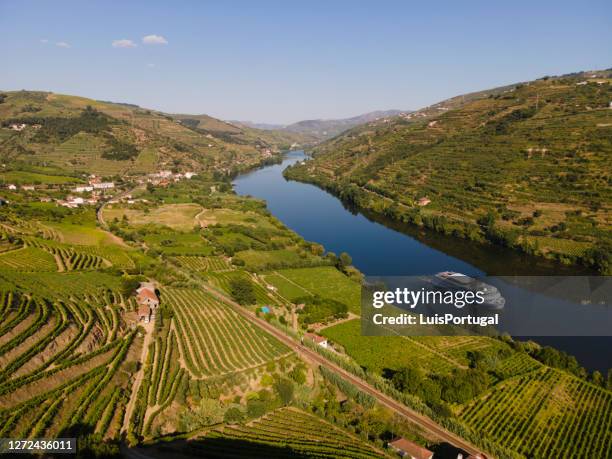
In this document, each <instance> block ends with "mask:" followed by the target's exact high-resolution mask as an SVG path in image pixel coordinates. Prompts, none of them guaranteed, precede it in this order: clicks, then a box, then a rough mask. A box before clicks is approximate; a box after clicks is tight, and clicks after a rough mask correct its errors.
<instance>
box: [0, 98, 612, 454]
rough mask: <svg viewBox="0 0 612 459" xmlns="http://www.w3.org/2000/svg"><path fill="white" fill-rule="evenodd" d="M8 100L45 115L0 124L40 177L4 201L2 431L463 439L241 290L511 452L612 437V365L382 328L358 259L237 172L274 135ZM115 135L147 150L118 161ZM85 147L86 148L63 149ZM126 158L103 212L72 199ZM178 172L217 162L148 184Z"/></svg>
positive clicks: (201, 447) (355, 446) (25, 170)
mask: <svg viewBox="0 0 612 459" xmlns="http://www.w3.org/2000/svg"><path fill="white" fill-rule="evenodd" d="M3 100H4V102H3V104H0V113H1V117H2V118H1V119H2V120H8V121H7V122H6V123H4V124H5V125H6V126H10V125H11V124H14V123H16V122H17V121H21V122H24V121H26V117H28V116H36V123H32V121H31V120H32V118H27V119H28V120H30V123H32V124H40V125H41V127H40V128H34V127H33V126H32V125H30V124H28V123H26V124H28V127H26V128H25V130H23V131H15V130H12V129H10V128H2V129H0V133H1V134H0V139H1V141H2V147H1V148H2V150H0V151H1V152H2V154H3V155H4V157H3V160H4V161H5V164H6V167H5V170H4V171H3V172H2V173H0V175H3V176H4V177H5V178H8V179H10V180H11V181H13V182H15V181H16V178H21V179H23V180H24V182H22V183H33V184H35V186H34V188H33V189H26V190H24V189H22V188H21V189H20V188H17V189H9V188H8V187H5V188H4V189H3V193H4V195H3V196H2V197H3V199H4V205H2V206H1V207H0V362H2V365H1V368H2V370H1V371H0V421H1V422H0V426H1V428H0V433H1V436H3V437H54V436H64V437H67V436H76V437H78V439H79V445H80V455H81V457H96V456H99V457H109V456H110V457H112V456H115V455H116V456H118V455H119V454H120V453H119V445H120V443H121V442H125V443H126V444H127V445H129V446H136V445H140V446H141V447H142V448H143V449H144V450H145V451H144V453H145V454H147V453H148V454H152V455H155V456H156V457H164V456H165V457H172V455H173V454H175V453H176V452H180V453H181V454H182V455H185V456H193V457H197V456H199V455H201V454H206V455H209V456H211V457H224V453H226V452H227V451H230V450H231V452H232V455H233V456H235V457H253V456H254V455H270V456H282V457H286V456H293V457H353V458H358V457H359V458H362V457H385V456H391V453H390V451H389V450H387V449H386V448H385V444H386V442H388V441H390V440H392V439H393V438H394V437H396V436H403V437H406V438H409V439H411V440H413V441H415V442H417V443H419V444H421V445H424V446H427V447H428V448H429V449H431V450H433V451H436V452H437V453H439V454H440V455H443V454H444V451H445V446H444V445H443V444H441V440H440V438H437V437H436V436H435V435H434V434H431V433H429V432H428V431H427V430H426V429H423V428H421V427H420V426H419V425H416V424H413V423H411V422H409V421H408V420H406V419H404V418H402V417H400V416H397V415H396V414H394V413H393V412H391V411H390V410H389V409H387V408H385V407H384V406H382V405H380V404H379V403H377V402H376V400H375V399H374V398H373V397H371V396H369V395H368V394H365V393H364V392H362V391H361V390H360V389H358V388H357V387H356V386H354V385H352V384H351V383H349V382H348V381H347V380H345V379H343V378H342V377H341V376H339V375H338V374H336V373H334V372H333V371H331V370H329V369H326V368H325V367H319V366H318V365H315V364H313V363H312V362H310V361H307V360H304V359H302V357H301V356H300V354H298V353H296V352H294V351H292V350H291V349H290V348H289V347H287V346H286V345H285V344H283V343H281V342H280V341H279V340H278V339H276V338H274V337H273V336H272V335H271V334H269V333H267V332H266V331H264V330H263V329H261V328H259V327H257V326H256V325H255V324H254V323H252V322H251V321H249V320H247V319H246V318H244V317H243V316H242V315H241V314H239V313H238V311H237V310H236V309H235V306H234V305H232V304H229V303H228V302H227V301H224V300H223V297H224V296H225V297H231V298H233V300H234V301H235V302H237V303H239V304H240V305H241V308H243V309H244V310H247V311H252V312H253V313H254V314H257V315H258V316H260V317H261V318H265V320H267V321H268V322H269V323H271V324H273V325H274V326H276V327H277V328H278V329H279V330H282V331H283V332H284V333H286V334H288V336H291V337H294V338H296V339H299V338H300V337H301V336H303V334H304V332H307V331H310V332H316V333H318V334H320V335H323V336H325V337H327V338H329V340H330V341H331V343H332V346H333V348H334V350H333V351H332V350H330V351H326V350H324V349H321V348H320V347H318V346H314V345H311V344H308V343H306V344H307V345H309V346H312V347H313V348H314V349H317V350H318V351H319V352H320V353H321V354H322V355H324V356H326V357H327V358H328V359H330V360H332V361H334V362H337V363H338V364H339V365H341V366H342V367H343V368H346V369H347V370H348V371H350V372H351V373H353V374H355V375H357V376H359V377H361V378H363V379H364V380H366V381H368V382H370V383H371V384H372V385H374V386H375V387H377V388H378V389H379V390H381V391H383V392H385V393H387V394H388V395H390V396H392V397H394V398H395V399H396V400H399V401H401V402H402V403H405V404H406V405H408V406H410V407H412V408H414V409H415V410H417V411H419V412H421V413H424V414H426V415H427V416H429V417H431V418H432V419H434V420H436V421H437V422H438V423H439V424H441V425H443V426H444V427H446V428H447V429H449V430H451V431H453V432H455V433H456V434H458V435H460V436H461V437H463V438H466V439H469V440H470V441H471V442H472V443H474V444H476V445H477V446H479V447H481V448H482V449H483V450H486V451H487V452H489V453H490V454H493V455H494V456H495V457H499V458H521V457H538V458H540V457H541V458H556V457H560V456H561V455H567V456H568V457H583V456H585V455H587V456H593V457H608V456H609V455H610V454H611V453H612V450H611V447H612V446H611V445H612V438H611V431H612V429H610V426H611V423H612V373H609V374H607V375H602V374H600V373H598V372H594V373H592V374H588V373H587V372H586V371H585V370H584V369H582V368H580V366H579V365H578V364H577V363H576V361H575V359H573V358H571V357H569V356H566V355H564V354H562V353H560V352H558V351H555V350H554V349H550V348H542V347H540V346H538V345H537V344H535V343H521V342H517V341H513V340H512V339H510V338H504V339H492V338H484V337H420V338H403V337H363V336H361V335H360V331H359V321H358V319H356V318H355V317H356V316H358V315H359V311H360V281H361V275H360V273H359V272H358V271H357V270H356V269H355V268H353V267H352V266H351V259H350V256H349V255H348V254H334V253H330V252H327V251H326V250H325V248H324V247H322V246H321V245H320V244H317V243H315V242H308V241H305V240H303V239H302V238H301V237H300V236H299V235H298V234H295V233H294V232H292V231H291V230H289V229H288V228H286V227H285V226H284V225H283V224H282V223H281V222H280V221H278V220H277V219H276V218H274V217H273V216H272V215H271V214H270V212H269V211H268V210H267V208H266V205H265V203H264V202H261V201H258V200H255V199H252V198H250V197H240V196H237V195H236V194H235V193H234V192H233V190H232V188H231V184H230V182H229V180H230V177H231V174H232V173H234V172H235V171H236V170H238V169H239V168H247V167H253V166H255V165H256V164H260V163H261V162H265V161H267V160H268V159H269V157H268V155H267V152H266V149H262V148H261V147H259V148H258V147H257V145H258V144H257V142H255V143H254V144H252V143H245V144H235V145H234V144H230V143H228V142H227V140H217V139H213V140H214V141H215V145H217V147H216V148H211V149H210V150H209V149H208V148H209V147H205V148H204V147H202V148H201V149H200V147H201V145H204V144H205V145H208V142H210V141H211V140H210V137H207V135H208V134H207V133H203V132H199V131H197V130H193V129H191V128H189V127H184V126H183V125H182V124H181V123H177V122H176V121H175V120H173V119H172V118H171V117H170V116H166V115H163V114H159V113H154V112H149V113H147V112H148V111H147V110H144V109H140V108H134V107H128V106H124V105H117V104H108V103H97V102H95V101H90V100H86V99H81V98H72V97H69V96H56V95H51V94H47V93H27V92H18V93H8V94H7V97H5V98H4V99H3ZM24 101H28V102H27V103H26V102H24ZM5 104H6V105H5ZM30 105H32V106H33V107H34V108H32V107H31V106H30ZM88 106H90V107H91V108H87V107H88ZM7 107H8V108H7ZM130 113H131V115H130ZM30 114H33V115H30ZM131 117H133V118H134V120H132V119H131ZM47 118H49V119H51V121H49V124H48V127H47V125H46V121H45V120H46V119H47ZM59 118H67V119H68V120H61V121H60V120H58V119H59ZM101 119H104V120H105V121H100V120H101ZM75 120H78V121H75ZM73 122H76V123H77V125H76V127H75V126H74V125H73V124H72V123H73ZM42 126H45V127H42ZM67 126H72V127H67ZM92 126H97V127H92ZM139 130H141V131H142V132H140V131H139ZM39 133H40V134H39ZM39 135H41V136H43V137H38V136H39ZM83 136H87V137H89V140H88V142H90V141H91V143H90V144H88V145H99V148H100V149H98V150H95V149H94V150H90V149H89V147H85V146H83V145H85V144H83V143H80V142H83V140H82V137H83ZM109 136H111V137H115V136H117V137H115V138H116V139H117V142H120V141H121V142H125V143H126V144H128V145H131V146H132V147H134V148H135V149H136V151H137V152H138V155H137V156H133V157H130V158H129V159H126V158H124V157H123V155H111V157H108V155H107V157H103V153H104V152H105V151H110V150H111V149H112V146H113V145H114V144H113V142H114V141H112V140H109V139H110V137H109ZM92 138H93V140H92ZM213 138H214V136H213ZM120 139H122V140H120ZM179 139H181V140H179ZM94 140H95V142H94ZM290 140H291V139H289V140H288V141H290ZM67 142H73V143H76V144H78V145H80V146H79V148H78V149H76V150H71V149H70V148H68V149H64V148H60V151H59V152H58V148H59V147H60V146H61V145H64V144H66V143H67ZM97 142H99V144H98V143H97ZM249 142H250V140H249ZM70 145H73V144H70ZM179 146H180V148H179ZM271 147H272V148H274V146H273V145H271ZM71 148H72V147H71ZM183 148H185V149H187V151H183V150H181V149H183ZM279 148H280V147H279ZM223 149H225V150H223ZM230 149H234V150H231V151H232V152H231V153H230ZM75 151H76V152H77V153H74V152H75ZM122 151H123V150H122ZM125 151H131V148H127V147H126V149H125ZM145 151H148V153H146V154H145V155H144V156H142V155H143V152H145ZM151 151H154V152H155V154H152V153H151ZM65 152H68V153H65ZM222 152H223V153H222ZM64 155H66V156H64ZM230 156H231V157H233V160H230V159H228V157H230ZM71 160H74V161H71ZM147 161H150V162H147ZM107 162H109V163H108V164H112V167H111V169H110V170H115V171H119V172H117V173H121V174H122V176H121V177H120V178H116V179H115V182H116V185H117V189H116V190H113V191H110V192H108V191H106V192H105V193H108V195H107V196H104V197H103V199H101V201H100V203H99V204H98V208H97V209H94V208H93V206H92V207H88V206H86V205H84V206H80V207H77V208H66V207H61V206H60V207H58V206H57V205H56V204H55V203H54V202H53V200H62V199H65V198H66V196H67V195H68V194H70V193H71V190H72V188H74V186H75V184H76V183H79V182H84V181H86V180H87V175H88V174H92V173H96V172H98V171H99V170H100V169H104V168H105V167H106V164H107ZM165 167H171V168H173V169H174V170H176V171H187V170H195V171H197V173H198V175H196V176H194V177H193V178H191V179H190V180H181V181H178V182H172V183H167V184H158V185H153V184H148V185H144V183H142V184H139V180H141V181H142V179H143V178H144V177H145V176H144V175H143V174H144V172H151V171H156V170H159V169H162V168H165ZM109 178H110V179H112V177H109ZM6 183H9V182H5V184H6ZM125 193H129V196H130V197H129V198H128V197H127V196H124V194H125ZM111 198H112V200H113V201H115V202H112V203H111V202H109V200H110V199H111ZM101 203H105V205H104V206H103V207H100V206H101ZM96 210H97V211H98V213H99V215H97V213H96ZM145 280H151V281H154V282H155V283H156V286H157V289H158V294H159V298H160V300H161V306H160V309H159V311H158V313H157V314H156V316H155V320H154V322H153V323H151V324H146V323H144V322H141V321H139V317H138V315H137V307H138V306H137V303H136V300H135V298H134V290H135V288H136V287H137V286H138V284H139V282H141V281H145ZM218 293H220V294H222V296H220V295H218ZM442 457H443V456H442Z"/></svg>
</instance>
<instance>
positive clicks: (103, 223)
mask: <svg viewBox="0 0 612 459" xmlns="http://www.w3.org/2000/svg"><path fill="white" fill-rule="evenodd" d="M143 188H144V185H138V186H136V187H134V188H132V189H131V190H127V191H124V192H122V193H119V194H118V195H116V196H113V199H121V198H124V197H125V196H127V195H128V194H132V193H134V192H135V191H136V190H139V189H143ZM107 204H108V201H104V203H103V204H102V205H101V206H100V207H98V210H96V218H97V220H98V223H99V224H100V226H101V227H102V228H103V229H105V230H108V224H107V223H106V220H104V208H105V207H106V205H107ZM111 234H112V233H111ZM115 237H117V236H115Z"/></svg>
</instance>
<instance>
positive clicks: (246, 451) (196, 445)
mask: <svg viewBox="0 0 612 459" xmlns="http://www.w3.org/2000/svg"><path fill="white" fill-rule="evenodd" d="M229 451H231V453H229ZM181 452H182V453H186V454H193V455H198V456H202V457H210V458H217V457H218V458H226V457H228V454H230V455H231V457H234V458H251V457H318V458H373V457H385V454H384V453H383V452H382V451H380V450H376V449H374V447H371V446H369V445H367V444H364V443H363V442H362V441H360V440H359V439H358V438H357V437H355V436H353V435H352V434H351V433H349V432H347V431H345V430H342V429H340V428H337V427H335V426H333V425H331V424H330V423H328V422H326V421H323V420H321V419H319V418H317V417H315V416H313V415H310V414H308V413H305V412H304V411H301V410H298V409H292V408H286V409H281V410H277V411H275V412H273V413H271V414H269V415H267V416H265V417H263V418H261V419H259V420H257V421H254V422H252V423H250V424H248V425H244V426H228V427H225V428H223V429H222V430H216V431H213V432H211V433H209V434H208V435H206V437H204V438H202V439H198V440H195V441H192V442H189V443H187V444H186V446H185V449H184V450H183V451H181Z"/></svg>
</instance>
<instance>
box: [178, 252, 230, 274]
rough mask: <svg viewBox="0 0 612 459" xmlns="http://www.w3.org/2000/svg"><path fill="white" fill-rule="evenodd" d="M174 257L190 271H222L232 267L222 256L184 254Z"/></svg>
mask: <svg viewBox="0 0 612 459" xmlns="http://www.w3.org/2000/svg"><path fill="white" fill-rule="evenodd" d="M174 259H175V260H176V261H178V262H179V264H180V265H181V266H183V267H185V268H187V269H189V270H192V271H224V270H227V269H231V268H232V266H231V265H230V264H229V262H228V261H227V260H226V259H225V258H224V257H194V256H187V255H185V256H179V257H174Z"/></svg>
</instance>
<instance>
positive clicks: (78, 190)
mask: <svg viewBox="0 0 612 459" xmlns="http://www.w3.org/2000/svg"><path fill="white" fill-rule="evenodd" d="M93 189H94V187H93V186H86V185H83V186H77V187H76V188H75V189H74V192H75V193H86V192H90V191H93Z"/></svg>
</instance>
